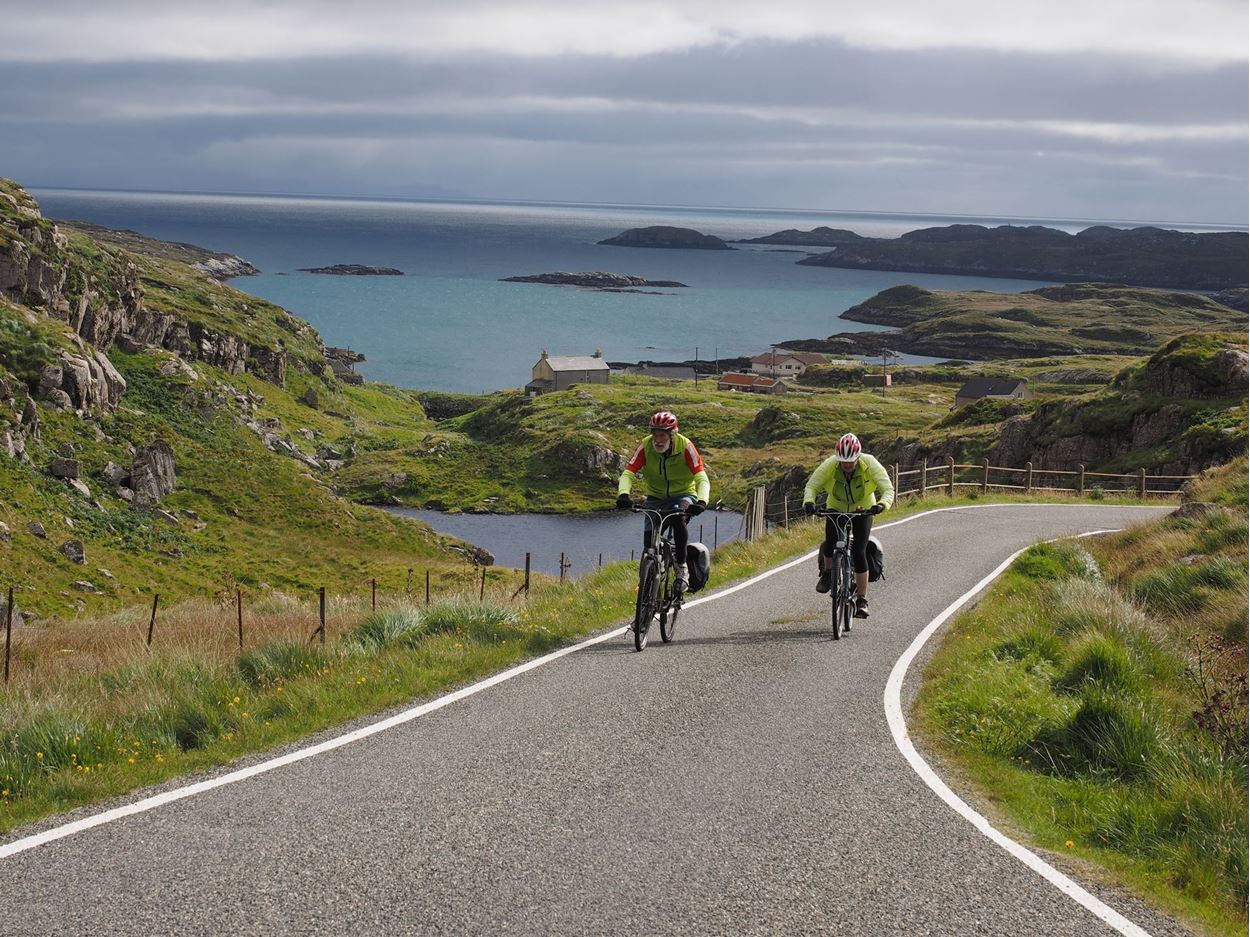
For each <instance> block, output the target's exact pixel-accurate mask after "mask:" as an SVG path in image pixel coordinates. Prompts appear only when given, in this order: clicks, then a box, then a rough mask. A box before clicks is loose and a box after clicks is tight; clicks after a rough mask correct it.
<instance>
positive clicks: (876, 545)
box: [867, 535, 885, 582]
mask: <svg viewBox="0 0 1250 937" xmlns="http://www.w3.org/2000/svg"><path fill="white" fill-rule="evenodd" d="M867 552H868V581H869V582H876V581H877V580H878V579H884V578H885V548H883V547H882V546H881V541H880V540H878V539H877V538H876V537H873V536H871V535H870V536H869V537H868V551H867Z"/></svg>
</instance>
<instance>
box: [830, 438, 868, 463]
mask: <svg viewBox="0 0 1250 937" xmlns="http://www.w3.org/2000/svg"><path fill="white" fill-rule="evenodd" d="M863 451H864V447H863V446H861V445H860V444H859V437H858V436H856V435H855V434H854V433H847V434H846V435H845V436H843V437H842V438H841V439H839V440H838V444H837V445H836V446H834V447H833V457H834V458H835V459H837V460H838V461H839V462H857V461H859V454H860V453H861V452H863Z"/></svg>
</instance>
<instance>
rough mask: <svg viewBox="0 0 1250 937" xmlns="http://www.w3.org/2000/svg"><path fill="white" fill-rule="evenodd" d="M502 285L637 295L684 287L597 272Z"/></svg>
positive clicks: (515, 280) (513, 279) (541, 276)
mask: <svg viewBox="0 0 1250 937" xmlns="http://www.w3.org/2000/svg"><path fill="white" fill-rule="evenodd" d="M500 282H501V283H545V284H547V285H548V286H580V287H582V288H583V289H592V290H602V291H603V292H607V293H636V292H638V290H636V289H634V287H638V286H663V287H682V288H685V287H686V284H685V283H678V282H677V281H676V280H648V279H647V278H646V277H635V276H630V275H629V274H623V273H605V272H603V271H601V270H595V271H592V272H589V273H536V274H533V275H531V276H523V277H503V278H502V279H501V280H500Z"/></svg>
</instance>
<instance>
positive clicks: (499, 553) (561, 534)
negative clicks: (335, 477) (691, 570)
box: [386, 498, 742, 576]
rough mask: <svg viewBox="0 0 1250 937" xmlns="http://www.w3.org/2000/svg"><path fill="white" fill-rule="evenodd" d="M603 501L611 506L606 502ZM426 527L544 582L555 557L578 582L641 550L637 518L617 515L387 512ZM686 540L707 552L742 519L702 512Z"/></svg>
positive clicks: (555, 570)
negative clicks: (529, 571)
mask: <svg viewBox="0 0 1250 937" xmlns="http://www.w3.org/2000/svg"><path fill="white" fill-rule="evenodd" d="M608 500H611V499H610V498H609V499H608ZM386 510H388V511H390V512H391V513H393V514H403V515H405V516H406V517H415V518H418V519H419V520H423V521H425V522H426V523H427V524H429V525H430V526H431V527H433V528H434V529H435V530H438V531H442V532H443V533H446V534H451V535H452V536H453V537H458V538H460V539H461V540H466V541H468V542H469V543H473V544H476V545H477V546H479V547H484V548H486V549H487V550H489V551H490V552H491V553H492V554H493V555H494V557H495V565H496V566H511V567H513V568H516V569H524V568H525V554H526V553H529V554H530V568H531V569H533V570H536V571H538V572H542V573H546V574H547V575H549V576H559V575H560V554H561V553H563V554H564V559H565V562H566V563H567V564H569V565H568V566H566V567H565V574H566V575H572V576H580V575H582V574H583V573H588V572H590V571H591V570H593V569H595V568H596V567H597V566H598V565H599V562H600V560H601V559H602V561H603V562H604V563H614V562H617V561H620V560H628V559H632V558H633V556H634V553H635V551H641V549H642V518H641V517H640V516H638V515H635V514H629V513H623V512H619V511H603V512H600V513H597V514H589V515H585V514H583V515H569V516H560V515H556V514H444V513H442V512H440V511H426V510H421V509H418V508H387V509H386ZM687 529H688V530H689V532H690V540H691V541H692V542H693V541H701V542H703V543H706V544H707V546H708V549H712V547H713V546H724V545H725V544H726V543H731V542H732V541H734V540H737V539H738V536H739V534H741V532H742V515H741V514H738V513H735V512H733V511H705V512H704V513H703V514H700V515H699V516H698V517H694V518H691V519H690V522H689V525H688V528H687Z"/></svg>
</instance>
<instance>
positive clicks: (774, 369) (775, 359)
mask: <svg viewBox="0 0 1250 937" xmlns="http://www.w3.org/2000/svg"><path fill="white" fill-rule="evenodd" d="M772 349H773V366H772V372H773V377H776V376H777V346H776V345H773V346H772Z"/></svg>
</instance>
